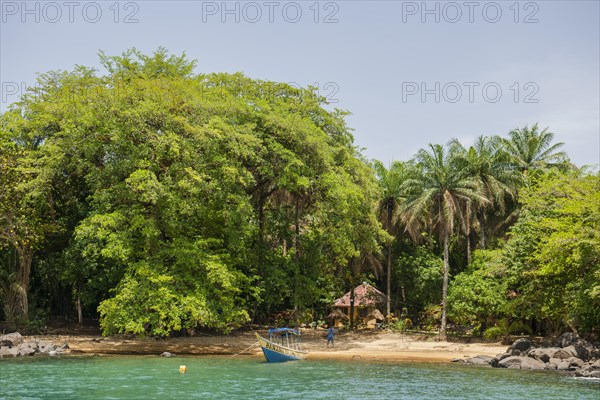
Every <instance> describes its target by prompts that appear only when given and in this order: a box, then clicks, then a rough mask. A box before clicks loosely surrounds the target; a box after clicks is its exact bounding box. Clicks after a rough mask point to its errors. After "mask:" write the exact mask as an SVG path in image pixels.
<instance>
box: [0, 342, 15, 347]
mask: <svg viewBox="0 0 600 400" xmlns="http://www.w3.org/2000/svg"><path fill="white" fill-rule="evenodd" d="M3 346H4V347H12V346H13V344H12V342H11V341H10V340H0V347H3Z"/></svg>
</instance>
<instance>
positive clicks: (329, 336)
mask: <svg viewBox="0 0 600 400" xmlns="http://www.w3.org/2000/svg"><path fill="white" fill-rule="evenodd" d="M334 334H335V329H334V328H333V325H331V326H330V327H329V329H327V347H329V342H331V347H334V346H333V335H334Z"/></svg>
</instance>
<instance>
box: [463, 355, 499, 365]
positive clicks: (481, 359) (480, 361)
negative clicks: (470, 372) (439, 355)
mask: <svg viewBox="0 0 600 400" xmlns="http://www.w3.org/2000/svg"><path fill="white" fill-rule="evenodd" d="M493 359H494V358H493V357H490V356H484V355H479V356H475V357H470V358H466V359H464V360H463V363H464V364H466V365H491V362H492V360H493Z"/></svg>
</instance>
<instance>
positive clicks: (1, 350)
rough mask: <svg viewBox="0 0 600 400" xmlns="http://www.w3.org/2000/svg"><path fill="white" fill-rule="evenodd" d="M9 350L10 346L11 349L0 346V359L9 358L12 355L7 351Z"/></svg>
mask: <svg viewBox="0 0 600 400" xmlns="http://www.w3.org/2000/svg"><path fill="white" fill-rule="evenodd" d="M11 348H12V346H11V347H8V346H0V358H2V357H4V356H10V355H12V354H11V353H10V351H9V350H10V349H11Z"/></svg>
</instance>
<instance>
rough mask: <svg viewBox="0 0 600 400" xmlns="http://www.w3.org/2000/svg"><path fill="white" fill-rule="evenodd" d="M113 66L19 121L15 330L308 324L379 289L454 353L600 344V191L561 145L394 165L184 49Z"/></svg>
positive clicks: (494, 139)
mask: <svg viewBox="0 0 600 400" xmlns="http://www.w3.org/2000/svg"><path fill="white" fill-rule="evenodd" d="M100 62H101V65H102V67H103V69H104V72H103V73H100V72H99V71H97V70H95V69H92V68H87V67H83V66H77V67H76V68H74V69H73V70H72V71H66V72H65V71H55V72H49V73H46V74H41V75H40V76H39V82H38V84H37V85H36V86H35V87H33V88H31V89H30V90H29V91H28V92H27V94H25V95H24V96H23V97H22V99H21V100H20V101H19V102H17V103H15V104H13V105H12V107H11V108H10V109H9V110H8V111H6V112H4V113H3V114H2V115H0V181H1V185H0V305H1V306H2V309H1V310H0V317H1V319H3V320H4V321H5V323H6V325H8V326H9V327H17V326H20V327H30V328H32V327H35V328H37V329H39V328H40V327H42V326H43V322H44V321H47V320H51V319H56V318H66V319H68V320H72V321H77V322H79V323H81V322H83V320H84V319H86V318H89V319H98V320H99V325H100V327H101V328H102V330H103V332H104V333H105V334H107V335H108V334H118V333H129V334H138V335H153V336H161V337H164V336H169V335H173V334H181V333H182V332H183V333H188V334H190V333H191V332H193V331H195V330H197V329H203V330H211V331H216V332H229V331H231V330H234V329H238V328H241V327H244V326H246V325H247V324H249V323H269V324H275V323H287V324H290V323H294V324H296V323H306V324H308V323H311V322H313V321H315V322H318V321H319V320H322V319H323V317H324V316H325V315H327V314H328V313H329V311H330V310H329V307H330V305H331V303H332V301H333V300H334V299H335V298H337V297H339V296H340V295H342V294H343V293H345V292H346V291H348V290H350V289H351V288H353V287H355V286H356V285H357V284H359V283H360V282H362V281H369V282H371V283H372V284H374V285H376V286H378V287H380V288H381V289H382V291H384V292H385V293H386V294H387V295H388V296H387V304H385V311H386V313H387V314H392V313H393V314H397V315H399V316H400V315H401V316H402V319H401V320H400V321H401V325H402V326H403V327H406V326H409V325H410V326H414V327H418V328H420V329H431V330H434V331H439V333H440V334H441V335H442V337H444V336H445V335H446V334H447V332H457V331H459V330H461V329H462V330H465V329H466V330H469V331H470V332H471V333H472V334H475V335H477V334H480V335H483V334H485V333H486V332H487V336H490V335H492V333H493V332H499V333H506V334H508V333H511V332H513V333H516V332H517V331H519V333H520V332H521V331H527V332H530V333H533V332H535V333H540V334H552V333H556V332H559V331H561V330H564V329H571V330H575V331H581V332H590V333H592V332H596V331H595V330H597V327H598V326H600V195H599V193H600V191H599V189H600V175H599V174H598V171H597V170H593V169H586V168H577V167H575V166H573V165H572V164H570V162H569V159H568V156H567V155H566V153H564V152H563V151H561V147H562V143H555V142H554V135H553V133H551V132H550V131H549V130H548V129H547V128H546V129H540V128H539V127H538V125H537V124H534V125H532V126H526V127H524V128H521V129H514V130H512V131H510V132H509V133H508V134H507V135H506V136H481V137H479V138H477V139H476V141H475V143H473V144H472V145H464V144H462V143H460V142H459V141H458V140H456V139H451V138H449V139H450V140H449V141H448V143H445V144H431V145H429V146H428V147H427V148H425V149H422V150H420V151H419V152H417V154H416V155H415V157H414V158H412V159H411V160H407V161H395V162H393V163H391V164H390V165H389V166H386V165H385V164H384V163H382V162H380V161H376V160H372V161H370V160H367V159H366V158H365V157H364V155H363V154H362V153H361V152H360V151H359V150H358V149H357V146H356V145H355V143H354V139H353V136H352V134H351V129H350V128H349V127H348V126H347V124H346V120H345V117H346V115H347V112H345V111H341V110H337V109H334V110H331V109H330V108H329V106H328V104H327V103H326V100H325V99H324V98H322V97H320V96H319V95H318V94H316V93H315V92H314V91H313V90H311V88H300V89H299V88H297V87H293V86H291V85H288V84H284V83H277V82H270V81H263V80H256V79H251V78H249V77H247V76H245V75H243V74H241V73H236V74H224V73H208V74H203V73H196V72H195V69H196V62H195V61H190V60H188V59H187V58H186V57H185V55H181V56H174V55H169V54H168V52H167V51H166V50H164V49H159V50H158V51H157V52H155V53H154V54H152V55H145V54H143V53H141V52H139V51H137V50H135V49H132V50H129V51H127V52H125V53H124V54H122V55H120V56H107V55H105V54H103V53H101V54H100ZM596 333H597V332H596Z"/></svg>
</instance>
